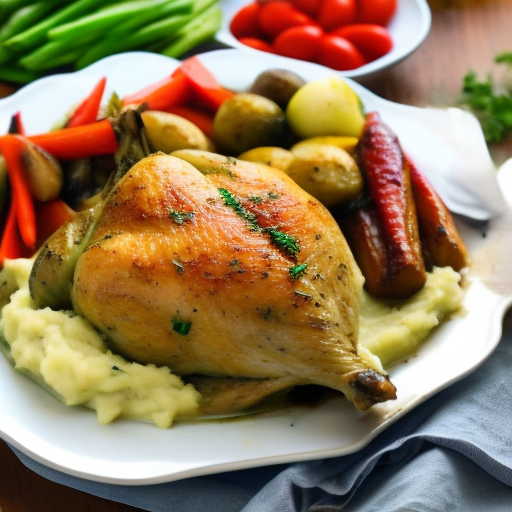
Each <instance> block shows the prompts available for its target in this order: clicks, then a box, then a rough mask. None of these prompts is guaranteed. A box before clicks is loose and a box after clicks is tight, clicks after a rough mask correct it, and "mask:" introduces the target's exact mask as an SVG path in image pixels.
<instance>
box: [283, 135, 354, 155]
mask: <svg viewBox="0 0 512 512" xmlns="http://www.w3.org/2000/svg"><path fill="white" fill-rule="evenodd" d="M357 141H358V139H357V137H349V136H344V135H319V136H318V137H309V138H307V139H302V140H301V141H299V142H297V143H296V144H294V146H293V147H294V148H295V149H297V148H302V147H304V146H309V145H310V144H313V145H317V144H327V145H329V146H336V147H337V148H341V149H344V150H345V151H347V152H348V153H350V154H351V155H353V154H354V151H355V149H356V144H357Z"/></svg>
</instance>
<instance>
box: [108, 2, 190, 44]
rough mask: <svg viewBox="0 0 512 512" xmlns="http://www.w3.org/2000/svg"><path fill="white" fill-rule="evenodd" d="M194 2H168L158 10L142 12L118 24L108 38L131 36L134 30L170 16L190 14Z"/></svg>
mask: <svg viewBox="0 0 512 512" xmlns="http://www.w3.org/2000/svg"><path fill="white" fill-rule="evenodd" d="M193 6H194V0H168V1H167V2H165V3H164V4H163V5H162V6H161V7H160V8H159V9H154V10H149V11H144V13H143V14H141V15H137V16H133V17H132V18H131V19H129V20H126V21H125V22H123V23H120V24H119V25H118V26H117V27H114V28H113V29H112V30H111V31H110V32H109V33H108V38H109V39H113V38H117V37H121V36H122V37H125V36H126V35H127V34H129V35H132V34H133V33H134V32H135V31H136V30H138V29H140V28H141V27H145V26H146V25H149V24H151V23H153V22H155V21H157V20H160V19H163V18H166V17H168V16H170V15H171V14H185V13H190V12H192V8H193Z"/></svg>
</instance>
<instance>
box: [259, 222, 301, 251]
mask: <svg viewBox="0 0 512 512" xmlns="http://www.w3.org/2000/svg"><path fill="white" fill-rule="evenodd" d="M265 232H266V233H268V234H269V235H270V240H272V243H273V244H274V245H275V246H276V247H278V248H279V249H280V250H281V251H283V252H285V253H288V254H290V255H291V256H297V254H299V251H300V248H299V242H297V239H296V238H295V237H293V236H292V235H288V234H287V233H283V231H279V230H278V229H276V228H268V229H265Z"/></svg>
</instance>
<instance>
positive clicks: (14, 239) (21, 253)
mask: <svg viewBox="0 0 512 512" xmlns="http://www.w3.org/2000/svg"><path fill="white" fill-rule="evenodd" d="M32 253H33V250H31V249H29V248H28V247H27V246H26V245H25V244H24V243H23V240H22V239H21V237H20V232H19V230H18V222H17V218H16V204H15V202H14V201H11V204H10V205H9V212H8V214H7V220H6V222H5V226H4V230H3V233H2V240H1V241H0V264H1V265H3V264H4V263H5V260H7V259H9V260H14V259H16V258H26V257H29V256H31V255H32Z"/></svg>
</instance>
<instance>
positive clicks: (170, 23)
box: [77, 14, 192, 69]
mask: <svg viewBox="0 0 512 512" xmlns="http://www.w3.org/2000/svg"><path fill="white" fill-rule="evenodd" d="M191 19H192V15H191V14H176V15H174V16H169V17H168V18H165V19H163V20H161V21H158V22H155V23H152V24H150V25H148V26H147V27H144V28H142V29H140V30H138V31H136V32H134V33H133V34H132V35H131V36H130V37H119V36H116V37H109V38H107V39H104V40H100V41H98V43H97V44H96V45H95V46H93V47H92V48H91V49H90V50H88V51H87V52H86V53H85V54H84V55H83V56H82V57H81V58H79V59H78V62H77V68H78V69H81V68H84V67H86V66H88V65H89V64H92V63H93V62H95V61H96V60H98V59H100V58H102V57H105V56H107V55H111V54H113V53H119V52H122V51H129V50H133V49H135V48H141V47H144V46H145V45H148V44H152V43H153V42H154V41H155V40H158V39H160V38H163V37H166V36H168V35H169V34H172V33H174V32H176V31H177V30H178V29H179V28H180V27H182V26H184V25H186V24H187V23H188V22H189V21H190V20H191Z"/></svg>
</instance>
